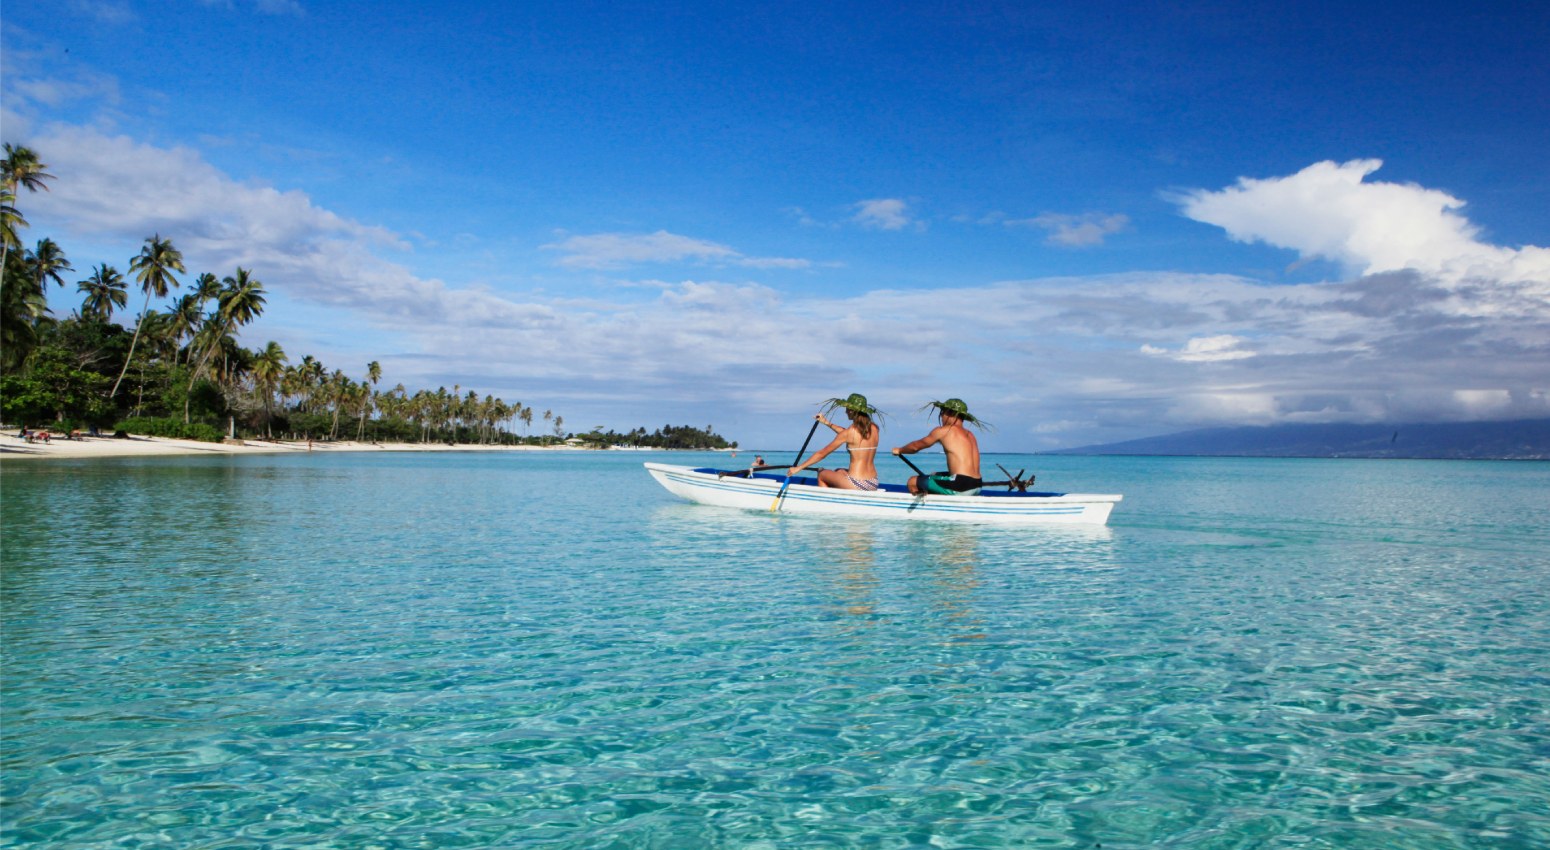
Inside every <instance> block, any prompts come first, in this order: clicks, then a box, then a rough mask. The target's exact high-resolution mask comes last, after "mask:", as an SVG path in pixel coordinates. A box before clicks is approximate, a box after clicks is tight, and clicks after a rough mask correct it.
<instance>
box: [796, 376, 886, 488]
mask: <svg viewBox="0 0 1550 850" xmlns="http://www.w3.org/2000/svg"><path fill="white" fill-rule="evenodd" d="M835 409H840V410H844V411H845V415H846V416H847V417H848V418H849V419H850V425H848V426H845V427H841V426H839V425H836V424H834V423H833V422H830V421H829V420H828V419H827V418H826V417H825V416H824V414H825V413H829V412H831V411H833V410H835ZM881 415H882V414H881V413H879V412H878V410H877V408H875V407H873V406H872V405H870V404H867V401H866V396H864V395H862V394H861V393H851V394H850V396H849V397H848V398H844V399H838V398H831V399H829V400H828V401H826V402H824V403H823V409H822V410H821V411H819V413H818V414H817V415H816V416H814V417H813V418H814V419H817V420H818V421H819V422H822V423H823V424H825V425H827V426H829V427H830V428H832V429H834V442H832V443H830V444H829V445H827V446H824V447H823V449H822V450H821V451H819V452H818V453H817V454H815V455H813V456H812V457H810V458H808V459H807V461H806V462H805V463H801V464H798V465H796V466H793V467H791V474H792V475H796V474H797V473H798V472H801V471H802V470H804V469H807V468H808V467H811V466H812V465H813V464H815V463H817V462H818V461H820V460H823V459H824V458H826V457H828V456H829V453H830V452H832V451H834V450H835V449H837V448H839V447H840V446H844V447H845V451H846V452H847V453H849V454H850V466H849V467H848V468H846V469H818V470H817V472H818V486H819V487H838V488H840V489H842V490H876V489H877V483H878V482H877V442H878V439H879V437H880V436H881V434H882V432H881V430H880V429H879V428H878V427H877V423H875V422H873V421H872V417H874V416H877V417H881Z"/></svg>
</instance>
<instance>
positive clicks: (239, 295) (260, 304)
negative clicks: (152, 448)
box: [183, 266, 264, 423]
mask: <svg viewBox="0 0 1550 850" xmlns="http://www.w3.org/2000/svg"><path fill="white" fill-rule="evenodd" d="M222 283H223V284H224V285H223V287H222V289H221V294H220V297H219V298H218V299H217V304H218V306H217V307H216V309H215V313H214V314H213V315H212V316H211V317H210V319H209V321H207V322H206V324H207V325H213V328H212V333H211V335H210V338H209V340H208V343H207V344H206V345H205V353H204V357H202V358H201V359H200V361H199V365H198V366H196V367H194V373H193V374H192V375H190V376H189V379H188V394H192V393H193V391H194V382H196V381H198V380H199V375H200V374H201V373H202V372H203V371H204V368H205V366H206V365H207V364H208V363H209V362H210V356H211V355H213V354H214V353H215V352H216V350H217V349H219V348H220V342H221V338H222V337H224V336H226V334H227V333H228V332H229V331H231V330H233V329H234V328H240V327H242V326H244V325H247V324H248V323H250V322H252V321H253V320H254V319H256V318H258V317H259V316H260V315H262V314H263V312H264V285H263V284H262V283H260V282H259V280H258V278H255V277H253V273H252V272H250V271H248V270H247V269H244V268H242V267H240V266H239V267H237V273H236V274H235V275H232V276H228V277H226V278H225V279H224V280H223V281H222ZM188 394H185V395H184V397H183V421H184V423H187V422H188Z"/></svg>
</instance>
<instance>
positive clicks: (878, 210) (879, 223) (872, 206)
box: [851, 198, 919, 230]
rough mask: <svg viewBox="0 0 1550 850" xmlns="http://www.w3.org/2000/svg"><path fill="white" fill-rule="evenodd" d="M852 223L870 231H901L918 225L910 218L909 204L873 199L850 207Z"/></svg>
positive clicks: (893, 199)
mask: <svg viewBox="0 0 1550 850" xmlns="http://www.w3.org/2000/svg"><path fill="white" fill-rule="evenodd" d="M851 206H852V208H853V209H854V210H855V211H856V214H855V215H854V216H853V217H852V218H851V220H852V221H854V222H856V223H857V224H859V225H861V226H862V227H865V228H868V229H871V230H903V229H904V228H906V227H910V226H912V225H914V226H917V227H918V226H919V224H918V223H917V222H916V221H915V220H914V219H913V218H911V217H910V213H909V204H908V203H906V202H904V201H902V200H900V199H898V198H874V199H872V200H868V201H858V202H856V203H855V204H852V205H851Z"/></svg>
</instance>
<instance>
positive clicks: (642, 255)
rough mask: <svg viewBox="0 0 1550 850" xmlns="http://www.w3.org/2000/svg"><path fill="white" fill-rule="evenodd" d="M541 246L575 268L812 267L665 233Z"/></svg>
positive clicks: (601, 236)
mask: <svg viewBox="0 0 1550 850" xmlns="http://www.w3.org/2000/svg"><path fill="white" fill-rule="evenodd" d="M542 247H543V248H544V249H545V250H550V251H560V252H563V253H564V255H565V256H563V257H561V258H560V259H559V261H558V262H559V264H560V265H561V266H564V267H567V268H574V269H623V268H628V267H630V266H634V265H640V264H645V263H678V262H685V261H693V262H707V263H712V264H724V265H736V266H745V267H748V268H761V269H771V268H780V269H805V268H808V267H810V266H811V265H812V262H811V261H809V260H802V259H793V258H788V257H747V256H744V255H743V254H741V253H739V252H738V251H736V250H733V249H732V248H730V247H728V246H726V245H722V244H719V243H716V242H710V241H708V240H704V239H695V238H693V237H689V236H681V235H679V234H676V233H669V232H667V231H665V230H658V231H657V232H655V233H594V234H590V235H586V236H571V237H568V238H566V239H565V240H563V241H561V242H555V243H551V244H548V245H544V246H542Z"/></svg>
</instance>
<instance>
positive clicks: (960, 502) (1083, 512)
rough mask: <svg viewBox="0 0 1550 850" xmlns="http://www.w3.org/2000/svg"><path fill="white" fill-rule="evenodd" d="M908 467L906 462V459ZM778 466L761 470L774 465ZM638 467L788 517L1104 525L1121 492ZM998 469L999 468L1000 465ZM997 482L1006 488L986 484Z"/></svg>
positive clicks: (717, 499) (724, 502)
mask: <svg viewBox="0 0 1550 850" xmlns="http://www.w3.org/2000/svg"><path fill="white" fill-rule="evenodd" d="M911 465H912V466H913V464H911ZM780 468H783V467H761V468H760V469H764V470H769V469H780ZM646 471H648V472H650V473H651V475H652V477H653V478H655V479H657V481H658V483H660V484H661V485H662V486H663V487H666V488H667V489H668V491H669V492H671V493H673V494H675V495H678V496H682V497H684V498H685V499H689V500H690V501H694V502H699V503H700V504H704V505H717V506H720V507H727V508H743V509H745V510H759V511H771V510H778V511H784V512H786V513H793V514H826V515H830V516H853V517H879V518H886V519H923V520H945V521H948V522H983V523H1003V524H1009V525H1045V524H1072V523H1074V524H1080V525H1104V524H1105V523H1107V522H1108V521H1109V512H1110V511H1112V510H1114V504H1115V503H1116V502H1118V501H1120V500H1121V499H1123V498H1124V496H1121V495H1118V494H1113V495H1105V494H1094V493H1041V492H1037V491H1030V490H1028V489H1027V485H1028V484H1030V483H1031V479H1023V478H1022V476H1021V473H1019V474H1018V475H1011V474H1010V473H1008V475H1007V478H1008V479H1009V480H1007V481H1001V482H992V483H989V484H986V486H985V488H984V489H982V490H981V491H980V493H979V494H978V495H975V496H961V495H955V496H936V495H925V496H914V495H911V494H910V492H909V489H908V488H906V487H905V486H904V485H902V484H883V485H881V487H880V488H879V489H878V490H876V491H870V490H841V489H838V488H834V487H819V486H818V479H817V478H815V477H812V476H796V477H791V478H789V479H788V477H787V476H786V475H784V474H776V473H772V472H767V471H759V470H758V469H754V470H750V469H734V470H725V469H711V468H709V467H699V468H696V467H689V466H674V465H672V464H666V463H648V464H646ZM1003 471H1005V470H1003ZM997 485H1005V486H1006V488H1007V489H1006V490H1005V491H1000V490H994V489H991V488H992V487H994V486H997Z"/></svg>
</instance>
